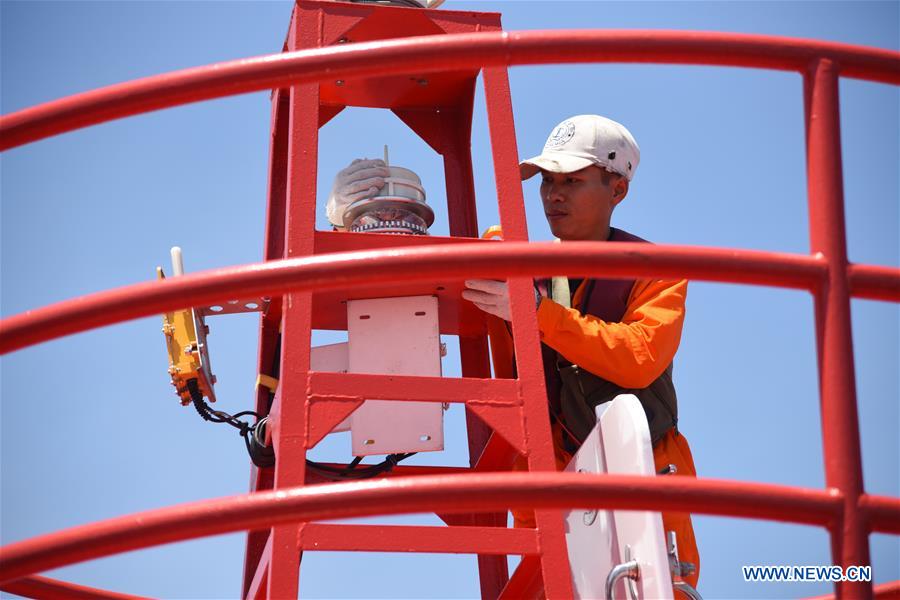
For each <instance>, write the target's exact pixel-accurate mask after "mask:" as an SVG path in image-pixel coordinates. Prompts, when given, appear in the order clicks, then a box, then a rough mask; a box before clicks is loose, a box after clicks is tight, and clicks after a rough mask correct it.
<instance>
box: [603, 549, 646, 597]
mask: <svg viewBox="0 0 900 600" xmlns="http://www.w3.org/2000/svg"><path fill="white" fill-rule="evenodd" d="M623 577H624V578H625V589H626V590H627V592H628V596H629V597H630V598H632V599H633V600H637V597H638V594H637V585H635V583H636V582H637V581H638V580H639V579H640V578H641V565H640V564H639V563H638V561H637V559H632V558H631V546H628V545H626V546H625V562H623V563H621V564H618V565H616V566H614V567H613V568H612V569H611V570H610V572H609V575H607V576H606V598H607V600H615V594H614V592H615V588H616V584H617V583H619V580H620V579H622V578H623Z"/></svg>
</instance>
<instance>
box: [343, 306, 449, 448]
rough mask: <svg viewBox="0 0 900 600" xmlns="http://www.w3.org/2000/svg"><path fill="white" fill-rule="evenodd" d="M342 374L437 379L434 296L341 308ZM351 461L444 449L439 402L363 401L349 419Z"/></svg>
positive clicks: (438, 351)
mask: <svg viewBox="0 0 900 600" xmlns="http://www.w3.org/2000/svg"><path fill="white" fill-rule="evenodd" d="M347 335H348V344H349V360H348V371H349V372H350V373H377V374H384V375H424V376H431V377H440V376H441V349H440V344H441V339H440V329H439V327H438V301H437V298H436V297H434V296H408V297H403V298H376V299H371V300H349V301H348V302H347ZM350 426H351V439H352V444H353V455H354V456H368V455H371V454H394V453H401V452H428V451H435V450H443V449H444V410H443V406H442V405H441V403H440V402H406V401H397V400H395V401H388V400H377V399H371V400H367V401H366V402H365V404H363V405H362V406H361V407H359V408H358V409H356V411H355V412H354V413H353V414H352V415H350Z"/></svg>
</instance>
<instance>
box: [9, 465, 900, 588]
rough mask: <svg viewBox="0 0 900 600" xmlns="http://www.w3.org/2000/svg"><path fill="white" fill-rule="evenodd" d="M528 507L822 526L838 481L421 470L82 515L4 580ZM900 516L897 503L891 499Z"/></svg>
mask: <svg viewBox="0 0 900 600" xmlns="http://www.w3.org/2000/svg"><path fill="white" fill-rule="evenodd" d="M510 506H528V507H534V508H571V507H579V508H581V507H583V508H592V507H597V508H610V509H622V508H627V509H631V510H674V511H679V512H680V511H684V512H687V511H693V512H700V513H705V514H711V515H723V516H739V517H749V518H764V519H771V520H776V521H786V522H793V523H804V524H808V525H819V526H825V527H828V526H830V525H832V524H833V523H835V522H836V521H837V520H839V519H840V513H841V509H842V506H843V498H842V496H841V494H840V492H838V491H837V490H813V489H804V488H797V487H788V486H781V485H773V484H763V483H746V482H736V481H724V480H715V479H693V478H688V477H642V476H636V475H591V474H586V473H555V472H551V473H546V472H531V473H484V474H466V475H423V476H417V477H404V478H395V479H387V480H385V479H379V480H371V481H363V482H353V483H330V484H323V485H308V486H300V487H295V488H288V489H280V490H273V491H267V492H257V493H254V494H244V495H241V496H233V497H228V498H219V499H214V500H203V501H200V502H194V503H190V504H182V505H180V506H174V507H168V508H163V509H159V510H154V511H149V512H144V513H139V514H135V515H129V516H125V517H118V518H115V519H110V520H108V521H102V522H100V523H93V524H90V525H82V526H80V527H74V528H71V529H68V530H64V531H61V532H56V533H52V534H48V535H43V536H40V537H36V538H32V539H29V540H25V541H22V542H17V543H14V544H9V545H7V546H4V547H3V548H0V582H5V581H9V580H12V579H16V578H19V577H24V576H25V575H29V574H31V573H35V572H38V571H45V570H47V569H52V568H54V567H58V566H61V565H65V564H71V563H75V562H80V561H84V560H89V559H93V558H99V557H101V556H107V555H109V554H114V553H118V552H126V551H129V550H135V549H137V548H146V547H149V546H155V545H159V544H166V543H170V542H175V541H181V540H187V539H193V538H197V537H202V536H208V535H216V534H221V533H228V532H233V531H241V530H247V529H258V528H262V527H271V526H273V525H277V524H283V523H293V522H298V521H313V520H316V519H341V518H349V517H362V516H370V515H384V514H401V513H413V512H424V511H429V512H431V511H435V512H475V511H491V510H498V509H499V510H506V509H508V508H509V507H510ZM894 514H895V516H900V505H898V506H895V507H894Z"/></svg>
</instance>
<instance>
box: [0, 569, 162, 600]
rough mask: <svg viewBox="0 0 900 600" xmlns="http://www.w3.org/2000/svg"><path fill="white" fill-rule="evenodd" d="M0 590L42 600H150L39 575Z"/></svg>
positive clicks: (15, 582) (7, 585) (13, 582)
mask: <svg viewBox="0 0 900 600" xmlns="http://www.w3.org/2000/svg"><path fill="white" fill-rule="evenodd" d="M0 589H2V590H3V591H4V592H9V593H10V594H17V595H19V596H24V597H25V598H40V600H148V599H147V597H146V596H132V595H131V594H121V593H119V592H110V591H108V590H101V589H97V588H92V587H88V586H85V585H78V584H77V583H70V582H68V581H60V580H58V579H50V578H48V577H41V576H39V575H35V576H32V577H23V578H22V579H19V580H17V581H11V582H9V583H4V584H3V585H2V586H0Z"/></svg>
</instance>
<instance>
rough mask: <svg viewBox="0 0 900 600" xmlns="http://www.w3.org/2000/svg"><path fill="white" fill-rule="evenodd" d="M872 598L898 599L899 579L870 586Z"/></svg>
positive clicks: (833, 599)
mask: <svg viewBox="0 0 900 600" xmlns="http://www.w3.org/2000/svg"><path fill="white" fill-rule="evenodd" d="M872 596H873V597H874V598H875V600H897V598H900V579H898V580H897V581H889V582H886V583H879V584H878V585H875V586H872ZM806 600H837V596H836V595H834V594H826V595H824V596H816V597H814V598H806Z"/></svg>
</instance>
